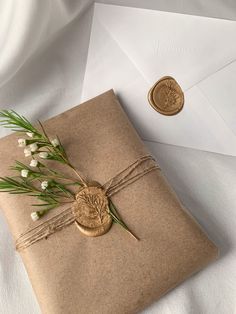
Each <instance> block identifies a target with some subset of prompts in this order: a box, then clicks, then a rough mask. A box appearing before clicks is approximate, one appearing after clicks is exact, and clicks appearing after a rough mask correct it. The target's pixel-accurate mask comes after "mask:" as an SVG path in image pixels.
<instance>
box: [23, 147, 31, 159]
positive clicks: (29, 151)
mask: <svg viewBox="0 0 236 314" xmlns="http://www.w3.org/2000/svg"><path fill="white" fill-rule="evenodd" d="M24 154H25V157H29V156H31V155H32V152H31V150H30V148H29V147H26V148H25V149H24Z"/></svg>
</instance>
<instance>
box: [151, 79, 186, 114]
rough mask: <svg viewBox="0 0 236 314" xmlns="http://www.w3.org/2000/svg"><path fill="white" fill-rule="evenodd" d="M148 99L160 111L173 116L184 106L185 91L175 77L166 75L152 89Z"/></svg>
mask: <svg viewBox="0 0 236 314" xmlns="http://www.w3.org/2000/svg"><path fill="white" fill-rule="evenodd" d="M148 101H149V103H150V105H151V106H152V107H153V108H154V109H155V110H156V111H158V112H159V113H161V114H164V115H166V116H171V115H174V114H177V113H178V112H180V111H181V109H182V108H183V105H184V93H183V91H182V89H181V87H180V86H179V84H178V83H177V82H176V80H175V79H174V78H173V77H171V76H164V77H162V78H161V79H160V80H159V81H157V82H156V83H155V85H154V86H153V87H152V88H151V89H150V91H149V93H148Z"/></svg>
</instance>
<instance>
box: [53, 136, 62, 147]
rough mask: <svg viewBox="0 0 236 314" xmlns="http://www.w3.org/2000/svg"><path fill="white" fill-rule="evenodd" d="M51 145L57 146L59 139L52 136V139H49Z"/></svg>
mask: <svg viewBox="0 0 236 314" xmlns="http://www.w3.org/2000/svg"><path fill="white" fill-rule="evenodd" d="M51 143H52V146H54V147H57V146H59V145H60V143H59V141H58V139H57V138H54V140H51Z"/></svg>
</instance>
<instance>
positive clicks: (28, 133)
mask: <svg viewBox="0 0 236 314" xmlns="http://www.w3.org/2000/svg"><path fill="white" fill-rule="evenodd" d="M26 134H27V135H28V136H29V137H33V136H34V133H31V132H26Z"/></svg>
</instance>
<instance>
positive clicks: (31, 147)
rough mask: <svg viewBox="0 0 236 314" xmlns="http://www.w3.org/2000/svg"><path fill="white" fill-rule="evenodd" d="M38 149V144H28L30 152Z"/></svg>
mask: <svg viewBox="0 0 236 314" xmlns="http://www.w3.org/2000/svg"><path fill="white" fill-rule="evenodd" d="M37 149H38V145H37V144H36V143H33V144H30V150H31V152H33V153H34V152H36V150H37Z"/></svg>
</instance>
